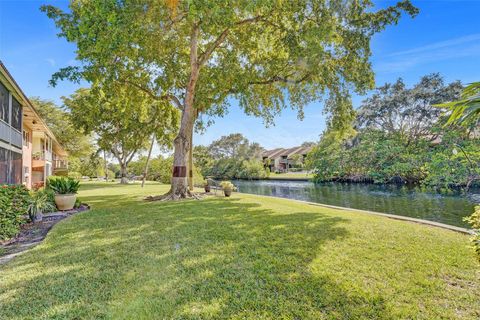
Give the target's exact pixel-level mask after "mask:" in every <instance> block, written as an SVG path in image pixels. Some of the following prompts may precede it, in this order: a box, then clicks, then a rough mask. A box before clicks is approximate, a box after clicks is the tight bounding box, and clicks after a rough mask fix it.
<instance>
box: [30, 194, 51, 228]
mask: <svg viewBox="0 0 480 320" xmlns="http://www.w3.org/2000/svg"><path fill="white" fill-rule="evenodd" d="M55 209H56V207H55V205H54V204H53V203H52V201H51V199H50V197H49V194H48V192H46V191H45V190H40V191H37V192H35V193H34V194H33V195H32V198H31V200H30V204H29V205H28V215H29V217H30V220H32V222H39V221H42V220H43V213H44V212H52V211H55Z"/></svg>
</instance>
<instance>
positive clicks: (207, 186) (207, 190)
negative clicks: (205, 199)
mask: <svg viewBox="0 0 480 320" xmlns="http://www.w3.org/2000/svg"><path fill="white" fill-rule="evenodd" d="M203 187H204V188H205V192H207V193H208V192H210V185H209V184H208V181H205V182H204V183H203Z"/></svg>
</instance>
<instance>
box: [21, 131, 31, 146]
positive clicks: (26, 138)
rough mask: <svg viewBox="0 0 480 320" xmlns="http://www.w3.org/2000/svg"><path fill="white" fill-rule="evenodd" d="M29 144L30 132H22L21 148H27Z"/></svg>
mask: <svg viewBox="0 0 480 320" xmlns="http://www.w3.org/2000/svg"><path fill="white" fill-rule="evenodd" d="M29 143H30V132H28V131H25V130H23V146H24V147H27V148H28V146H29Z"/></svg>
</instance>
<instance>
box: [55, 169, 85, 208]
mask: <svg viewBox="0 0 480 320" xmlns="http://www.w3.org/2000/svg"><path fill="white" fill-rule="evenodd" d="M48 187H49V188H50V189H51V190H53V192H55V204H56V205H57V208H58V210H72V209H73V206H74V205H75V201H76V200H77V192H78V188H79V187H80V181H78V180H75V179H73V178H68V177H55V178H50V179H48Z"/></svg>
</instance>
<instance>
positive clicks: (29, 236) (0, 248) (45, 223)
mask: <svg viewBox="0 0 480 320" xmlns="http://www.w3.org/2000/svg"><path fill="white" fill-rule="evenodd" d="M89 209H90V207H89V206H88V205H86V204H82V205H81V206H80V207H78V208H77V209H73V210H68V211H59V212H52V213H47V214H45V215H44V216H43V220H42V221H40V222H35V223H33V222H30V223H26V224H24V225H22V226H21V228H20V232H19V233H18V234H17V235H16V236H15V237H14V238H12V239H10V240H8V241H6V242H3V243H0V265H2V264H4V263H6V262H8V261H10V260H12V259H13V258H15V257H16V256H18V255H20V254H22V253H23V252H25V251H26V250H28V249H30V248H33V247H34V246H36V245H37V244H39V243H41V242H42V240H43V239H45V237H46V236H47V233H48V231H50V229H51V228H52V227H53V226H54V225H55V224H56V223H57V222H59V221H61V220H63V219H65V218H68V217H70V216H72V215H74V214H76V213H79V212H83V211H87V210H89Z"/></svg>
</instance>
